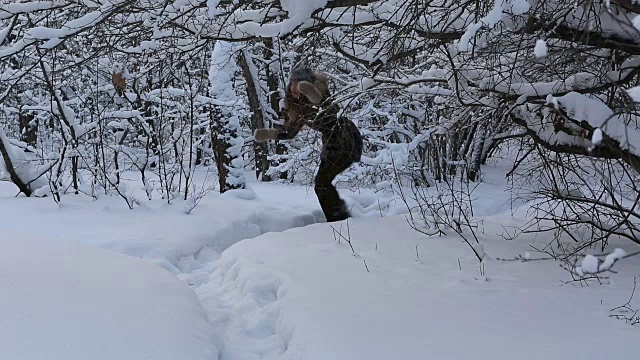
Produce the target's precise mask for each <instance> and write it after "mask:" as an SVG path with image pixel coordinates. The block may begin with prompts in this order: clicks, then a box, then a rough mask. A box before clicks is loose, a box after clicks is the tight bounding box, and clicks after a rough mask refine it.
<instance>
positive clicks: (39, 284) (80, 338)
mask: <svg viewBox="0 0 640 360" xmlns="http://www.w3.org/2000/svg"><path fill="white" fill-rule="evenodd" d="M0 249H1V250H0V358H2V359H6V360H13V359H15V360H39V359H68V360H70V359H105V360H113V359H119V360H128V359H131V360H133V359H167V360H175V359H203V360H204V359H215V358H216V356H217V348H216V347H215V345H214V343H213V342H212V341H211V339H212V335H211V334H212V333H211V330H212V329H211V326H210V324H209V323H208V322H207V321H206V316H205V315H204V312H203V309H202V307H201V306H200V304H199V303H198V300H197V298H196V297H195V296H194V294H193V292H192V291H191V290H190V289H189V287H188V286H186V285H185V284H184V283H182V282H180V281H179V280H177V279H176V278H175V277H174V276H173V275H172V274H171V273H169V272H167V271H165V270H163V269H161V268H159V267H157V266H154V265H153V264H149V263H145V262H143V261H139V260H137V259H134V258H131V257H128V256H123V255H120V254H115V253H113V252H109V251H105V250H101V249H96V248H92V247H89V246H84V245H80V244H77V243H73V242H67V241H63V240H61V239H57V240H55V241H51V240H50V239H49V240H47V239H42V238H38V237H34V236H29V237H25V236H22V235H19V234H12V233H11V232H7V231H6V229H4V228H3V231H2V235H1V236H0Z"/></svg>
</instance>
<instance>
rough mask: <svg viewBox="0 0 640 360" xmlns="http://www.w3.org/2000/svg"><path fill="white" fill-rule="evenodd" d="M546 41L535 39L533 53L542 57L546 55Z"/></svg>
mask: <svg viewBox="0 0 640 360" xmlns="http://www.w3.org/2000/svg"><path fill="white" fill-rule="evenodd" d="M547 50H548V49H547V43H546V42H545V41H544V40H542V39H538V40H536V46H535V47H534V48H533V53H534V55H535V56H536V57H537V58H543V57H546V56H547Z"/></svg>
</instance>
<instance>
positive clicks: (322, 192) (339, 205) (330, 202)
mask: <svg viewBox="0 0 640 360" xmlns="http://www.w3.org/2000/svg"><path fill="white" fill-rule="evenodd" d="M351 164H353V160H352V157H351V156H350V154H345V153H342V152H340V153H333V154H331V153H329V154H327V156H325V157H324V158H323V159H322V160H321V161H320V168H319V169H318V174H317V175H316V179H315V191H316V195H317V196H318V201H319V202H320V207H322V211H323V212H324V215H325V217H326V218H327V221H328V222H332V221H340V220H344V219H346V218H348V217H349V216H350V214H349V210H347V206H346V204H345V202H344V201H343V200H342V199H341V198H340V195H339V194H338V190H336V188H335V187H334V186H333V184H332V183H331V182H332V181H333V179H335V178H336V176H338V175H339V174H340V173H341V172H343V171H345V170H346V169H347V168H349V166H351Z"/></svg>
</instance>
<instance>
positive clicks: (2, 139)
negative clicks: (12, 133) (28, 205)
mask: <svg viewBox="0 0 640 360" xmlns="http://www.w3.org/2000/svg"><path fill="white" fill-rule="evenodd" d="M7 142H8V141H7V137H6V135H5V134H4V131H3V130H2V129H0V153H1V154H2V160H4V166H5V168H6V169H7V171H8V172H9V178H10V179H11V182H12V183H14V184H16V186H17V187H18V189H19V190H20V192H22V193H23V194H25V195H26V196H27V197H29V196H31V193H32V192H33V191H32V190H31V187H29V185H28V184H25V183H24V182H23V181H22V179H20V176H18V173H16V169H15V167H14V166H13V162H12V160H11V156H10V155H9V149H8V148H7V147H8V146H11V144H8V143H7Z"/></svg>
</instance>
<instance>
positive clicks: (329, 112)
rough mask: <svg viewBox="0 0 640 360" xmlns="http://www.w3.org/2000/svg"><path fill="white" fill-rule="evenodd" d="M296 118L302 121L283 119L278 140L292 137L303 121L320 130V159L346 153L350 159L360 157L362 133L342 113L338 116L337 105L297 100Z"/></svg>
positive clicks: (355, 160) (342, 155) (358, 159)
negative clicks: (323, 104) (298, 111)
mask: <svg viewBox="0 0 640 360" xmlns="http://www.w3.org/2000/svg"><path fill="white" fill-rule="evenodd" d="M297 105H298V107H299V109H302V110H301V111H300V112H301V113H302V114H301V115H300V118H301V119H303V120H304V121H298V122H292V121H285V124H284V127H283V128H282V131H281V132H280V133H279V134H278V140H289V139H293V138H294V137H295V136H296V135H297V134H298V132H300V130H302V128H303V127H304V126H305V125H307V126H309V127H310V128H312V129H313V130H316V131H318V132H320V134H322V144H323V147H322V152H321V153H320V158H321V159H323V160H324V159H332V158H336V157H344V156H347V157H349V158H351V160H352V161H353V162H358V161H360V159H361V157H362V148H363V142H362V135H361V134H360V130H358V127H357V126H356V124H354V123H353V121H351V120H349V119H348V118H346V117H344V116H338V111H339V109H338V107H337V106H336V105H330V106H328V107H326V108H322V107H318V106H313V105H310V104H308V103H305V104H302V103H298V104H297Z"/></svg>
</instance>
